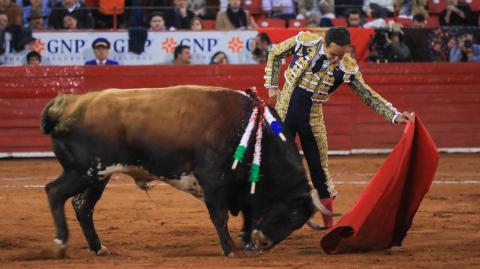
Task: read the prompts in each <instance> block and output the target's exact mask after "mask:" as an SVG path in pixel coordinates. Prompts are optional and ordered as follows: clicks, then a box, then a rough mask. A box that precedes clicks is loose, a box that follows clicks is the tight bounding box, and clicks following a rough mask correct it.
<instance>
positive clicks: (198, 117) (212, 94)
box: [66, 86, 253, 147]
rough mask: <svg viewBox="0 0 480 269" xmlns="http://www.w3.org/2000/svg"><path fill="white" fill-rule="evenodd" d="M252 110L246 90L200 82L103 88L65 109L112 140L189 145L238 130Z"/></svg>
mask: <svg viewBox="0 0 480 269" xmlns="http://www.w3.org/2000/svg"><path fill="white" fill-rule="evenodd" d="M252 108H253V101H252V100H251V99H250V98H249V97H248V96H246V95H245V94H243V93H240V92H236V91H232V90H227V89H221V88H214V87H201V86H179V87H172V88H161V89H131V90H117V89H112V90H105V91H101V92H95V93H89V94H87V95H84V96H81V97H79V100H77V101H76V102H72V103H71V105H70V106H69V107H68V108H66V113H67V114H70V115H72V116H73V115H77V116H76V117H79V116H78V115H81V116H80V117H79V118H78V119H77V120H76V121H75V125H76V126H77V127H80V128H81V129H83V130H88V131H89V132H92V133H93V134H95V135H97V136H99V137H101V138H103V139H106V140H108V141H113V142H117V141H122V143H127V144H136V143H145V142H148V143H152V144H155V143H162V144H163V145H169V146H172V147H191V146H194V145H198V144H199V143H216V141H218V140H221V139H222V137H225V136H229V135H230V134H231V133H235V132H238V130H239V129H240V128H241V125H242V123H243V122H242V120H243V119H244V118H245V117H246V115H247V114H249V113H250V111H251V109H252Z"/></svg>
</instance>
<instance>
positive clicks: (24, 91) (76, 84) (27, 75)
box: [0, 63, 480, 158]
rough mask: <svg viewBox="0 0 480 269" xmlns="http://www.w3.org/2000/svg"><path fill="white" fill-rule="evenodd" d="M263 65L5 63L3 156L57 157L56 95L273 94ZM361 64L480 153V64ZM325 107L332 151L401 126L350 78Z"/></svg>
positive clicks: (453, 142)
mask: <svg viewBox="0 0 480 269" xmlns="http://www.w3.org/2000/svg"><path fill="white" fill-rule="evenodd" d="M263 69H264V66H261V65H215V66H206V65H198V66H195V65H192V66H173V65H170V66H169V65H157V66H115V67H111V66H93V67H84V66H71V67H60V66H51V67H42V66H38V67H0V85H1V88H0V157H4V158H5V157H41V156H53V155H52V153H51V149H50V141H49V138H48V137H47V136H45V135H43V134H42V133H41V132H40V128H39V122H40V121H39V117H40V113H41V110H42V108H43V106H44V105H45V104H46V103H47V102H48V101H49V100H50V99H51V98H53V97H55V96H56V95H57V94H60V93H67V94H78V93H85V92H87V91H92V90H101V89H106V88H121V89H124V88H143V87H166V86H174V85H181V84H201V85H215V86H223V87H227V88H233V89H245V88H248V87H252V86H255V87H256V88H257V91H258V93H259V95H260V96H261V97H262V98H267V97H266V91H265V89H264V88H263V86H262V85H263V80H262V77H263ZM360 70H361V71H362V73H363V75H364V77H365V80H366V81H367V82H368V83H369V84H370V85H371V86H372V88H373V89H375V90H376V91H378V92H379V93H380V94H381V95H382V96H384V97H385V98H386V99H387V100H389V101H391V102H392V103H393V104H394V105H395V106H396V107H397V108H398V109H399V110H408V111H414V112H415V113H416V114H417V115H419V116H420V117H421V118H422V120H423V121H424V123H425V125H426V127H427V128H428V129H429V131H430V132H431V134H432V137H433V139H434V140H435V142H436V143H437V146H438V147H439V148H440V149H441V150H442V151H449V152H480V118H479V117H478V115H480V68H479V65H478V64H473V63H472V64H470V63H459V64H449V63H425V64H420V63H416V64H378V65H377V64H362V65H361V66H360ZM324 111H325V119H326V125H327V131H328V142H329V146H330V150H331V151H330V152H331V153H332V154H351V153H386V152H389V151H390V150H391V149H392V148H393V147H394V145H395V144H396V142H397V141H398V139H399V138H400V136H401V133H402V130H403V127H402V126H394V125H392V124H391V123H389V122H387V121H386V120H385V119H384V118H382V117H381V116H379V115H377V114H376V113H375V112H373V111H372V110H371V109H370V108H368V107H367V106H366V105H364V104H363V103H362V102H361V101H360V99H359V98H358V97H357V96H356V95H355V94H354V93H353V92H352V91H351V90H350V89H349V88H348V87H347V86H345V85H343V86H341V87H340V88H339V89H338V90H337V92H336V93H335V94H334V95H333V96H332V97H331V98H330V100H329V101H328V103H326V104H325V105H324ZM152 124H155V123H154V122H152Z"/></svg>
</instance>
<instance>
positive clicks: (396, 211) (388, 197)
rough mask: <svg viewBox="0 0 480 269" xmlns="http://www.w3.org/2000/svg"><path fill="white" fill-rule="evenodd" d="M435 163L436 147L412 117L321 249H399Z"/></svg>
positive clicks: (429, 180)
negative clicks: (391, 149) (412, 120)
mask: <svg viewBox="0 0 480 269" xmlns="http://www.w3.org/2000/svg"><path fill="white" fill-rule="evenodd" d="M438 159H439V154H438V151H437V148H436V146H435V143H434V142H433V140H432V138H431V137H430V134H429V133H428V131H427V130H426V129H425V126H424V125H423V123H422V121H421V120H420V119H419V118H418V116H416V119H415V122H414V123H408V124H407V126H406V127H405V130H404V131H403V136H402V138H401V140H400V142H399V143H398V144H397V146H395V148H394V149H393V152H392V153H391V154H390V156H388V158H387V160H386V161H385V163H384V164H383V165H382V167H380V169H379V170H378V171H377V173H376V174H375V176H374V177H373V178H372V180H371V181H370V182H369V184H368V185H367V186H366V187H365V190H363V192H362V193H361V194H360V197H359V198H358V200H357V201H356V203H355V204H354V206H353V207H352V209H350V211H349V212H348V213H346V214H345V215H344V216H343V217H342V218H341V219H340V221H339V222H338V223H337V224H336V225H335V226H333V227H332V229H331V230H330V231H329V232H328V233H327V234H326V235H325V236H324V237H323V238H322V241H321V245H322V248H323V250H324V251H325V252H326V253H328V254H339V253H351V252H364V251H371V250H380V249H387V248H390V247H392V246H399V245H401V243H402V241H403V239H404V238H405V235H406V234H407V231H408V229H409V228H410V226H411V225H412V220H413V217H414V216H415V213H416V212H417V209H418V207H419V206H420V202H421V201H422V199H423V197H424V196H425V194H426V193H427V192H428V189H429V188H430V185H431V184H432V181H433V177H434V175H435V170H436V169H437V164H438Z"/></svg>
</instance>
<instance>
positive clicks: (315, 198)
mask: <svg viewBox="0 0 480 269" xmlns="http://www.w3.org/2000/svg"><path fill="white" fill-rule="evenodd" d="M310 197H312V202H313V205H314V206H315V208H317V209H318V210H319V211H320V212H321V213H322V214H323V215H326V216H330V217H338V216H341V215H342V214H340V213H335V212H332V211H330V210H328V209H327V208H326V207H325V206H324V205H323V204H322V202H320V198H319V197H318V192H317V190H316V189H313V190H312V191H310Z"/></svg>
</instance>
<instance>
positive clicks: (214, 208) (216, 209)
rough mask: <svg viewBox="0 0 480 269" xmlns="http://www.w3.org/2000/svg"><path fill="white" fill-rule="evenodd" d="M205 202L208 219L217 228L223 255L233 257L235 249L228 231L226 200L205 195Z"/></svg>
mask: <svg viewBox="0 0 480 269" xmlns="http://www.w3.org/2000/svg"><path fill="white" fill-rule="evenodd" d="M205 202H206V204H207V208H208V213H209V214H210V219H211V220H212V222H213V225H214V226H215V229H216V230H217V234H218V238H219V240H220V244H221V246H222V250H223V255H225V256H229V257H233V256H235V254H234V252H235V251H236V250H237V249H236V246H235V243H234V242H233V240H232V238H231V236H230V233H229V232H228V209H227V208H226V207H225V205H226V200H223V201H222V200H219V199H209V198H208V195H207V194H206V195H205Z"/></svg>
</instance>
